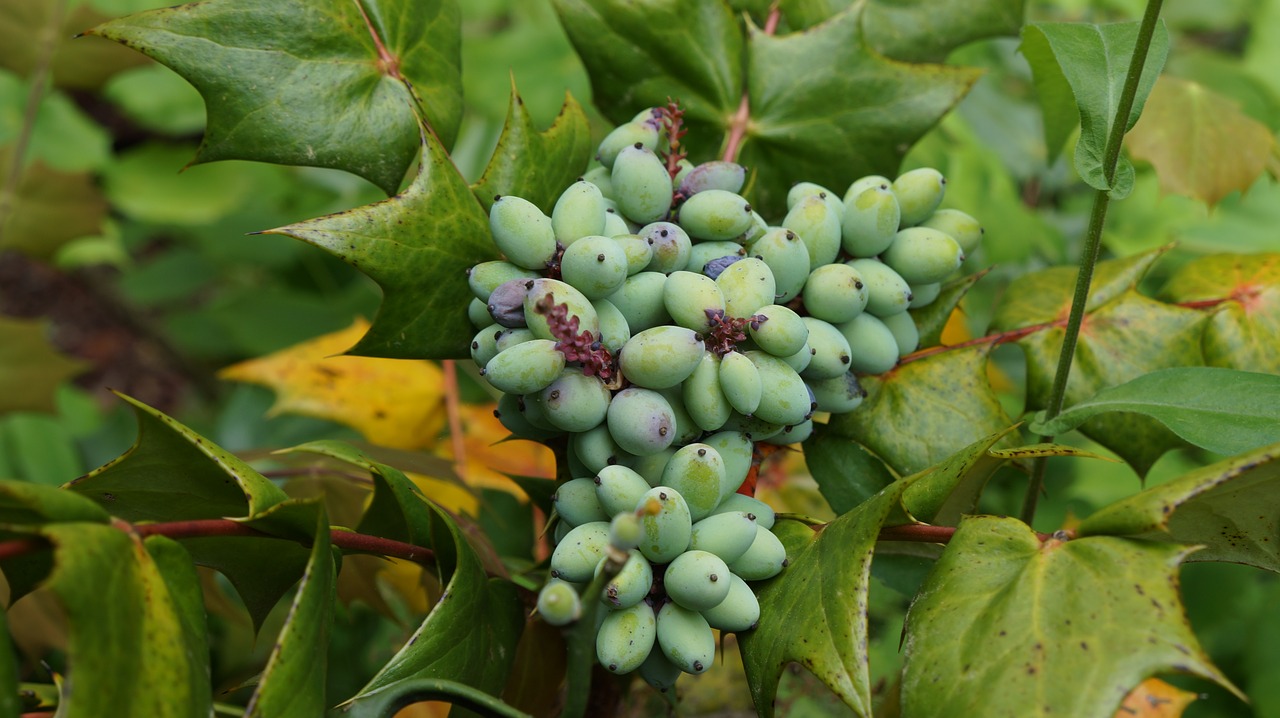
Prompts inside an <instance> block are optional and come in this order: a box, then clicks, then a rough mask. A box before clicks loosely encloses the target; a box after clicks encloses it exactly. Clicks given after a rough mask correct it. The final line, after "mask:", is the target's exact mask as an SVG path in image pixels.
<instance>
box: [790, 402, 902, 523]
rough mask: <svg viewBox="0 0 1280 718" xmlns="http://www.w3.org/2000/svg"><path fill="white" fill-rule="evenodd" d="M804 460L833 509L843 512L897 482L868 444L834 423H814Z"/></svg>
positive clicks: (806, 441)
mask: <svg viewBox="0 0 1280 718" xmlns="http://www.w3.org/2000/svg"><path fill="white" fill-rule="evenodd" d="M804 462H805V465H806V466H808V468H809V473H810V475H812V476H813V479H814V481H816V482H818V490H819V491H821V492H822V497H823V498H824V499H826V500H827V504H828V505H830V506H831V510H832V511H835V512H836V514H843V513H844V512H846V511H850V510H852V509H853V508H854V507H855V506H857V505H859V504H861V503H862V502H863V501H866V500H867V499H869V498H871V497H872V496H874V495H875V493H876V492H878V491H879V490H881V489H883V488H884V487H885V486H888V485H889V484H891V483H893V481H894V479H895V478H897V477H895V476H894V474H893V472H892V471H891V470H890V469H889V467H887V466H885V465H884V462H883V461H881V460H879V459H877V458H876V457H875V456H873V455H872V454H871V452H869V451H867V449H866V447H864V446H862V445H861V444H859V443H858V442H857V441H854V440H853V439H852V438H850V437H848V436H846V435H843V434H841V433H840V432H839V431H838V429H837V428H836V427H835V426H833V425H832V424H817V423H815V424H814V425H813V435H812V436H810V437H809V438H808V439H806V440H805V442H804Z"/></svg>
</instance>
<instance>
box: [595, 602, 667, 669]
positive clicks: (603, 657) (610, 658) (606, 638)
mask: <svg viewBox="0 0 1280 718" xmlns="http://www.w3.org/2000/svg"><path fill="white" fill-rule="evenodd" d="M656 639H657V621H656V620H655V617H654V613H653V607H651V606H650V605H649V604H647V603H644V602H643V601H642V602H640V603H637V604H635V605H633V606H630V607H628V608H620V609H617V610H613V611H610V612H609V614H608V615H607V616H605V618H604V622H603V623H601V624H600V630H599V631H598V632H597V633H596V658H597V659H598V660H599V661H600V665H602V666H604V669H605V670H606V671H609V672H610V673H617V674H622V673H630V672H631V671H634V670H635V669H637V668H639V667H640V664H641V663H644V659H646V658H648V657H649V652H650V651H652V650H653V644H654V641H655V640H656Z"/></svg>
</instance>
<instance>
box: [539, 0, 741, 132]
mask: <svg viewBox="0 0 1280 718" xmlns="http://www.w3.org/2000/svg"><path fill="white" fill-rule="evenodd" d="M553 4H554V5H555V8H556V12H557V13H559V15H560V22H561V24H562V25H564V29H565V32H566V33H567V34H568V35H569V40H570V41H571V42H572V43H573V46H574V48H575V49H576V50H577V51H578V56H579V57H581V58H582V62H583V64H585V65H586V66H587V67H588V68H589V69H590V75H591V94H592V100H593V101H594V102H595V104H596V106H597V107H599V108H600V110H601V112H603V113H604V115H605V117H607V118H609V119H610V120H612V121H613V122H615V123H622V122H626V121H628V120H630V119H631V118H632V116H634V115H635V114H636V113H637V112H639V111H640V110H643V109H645V108H647V107H656V106H659V105H665V104H667V98H669V97H670V98H673V99H676V100H679V102H680V105H681V106H682V107H683V108H684V110H685V119H686V121H687V124H688V125H689V128H690V133H689V138H688V140H687V142H688V144H689V145H690V146H692V147H697V148H701V150H702V151H704V152H709V151H710V150H711V148H712V147H715V146H717V145H718V144H719V141H720V138H719V136H718V134H719V133H720V132H721V131H722V130H723V127H724V123H725V121H726V118H727V117H728V116H729V115H730V114H732V113H733V111H734V109H736V108H737V106H738V103H739V101H740V100H741V99H742V57H743V38H742V31H741V30H740V29H739V27H738V21H737V19H736V18H735V17H734V14H733V12H732V11H731V10H730V9H729V6H728V5H727V4H726V3H724V2H723V0H654V1H652V2H645V3H635V2H629V1H628V0H554V2H553Z"/></svg>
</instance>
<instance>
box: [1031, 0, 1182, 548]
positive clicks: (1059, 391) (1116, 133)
mask: <svg viewBox="0 0 1280 718" xmlns="http://www.w3.org/2000/svg"><path fill="white" fill-rule="evenodd" d="M1163 4H1164V0H1148V1H1147V9H1146V12H1145V13H1143V15H1142V24H1141V26H1140V27H1139V28H1138V39H1137V42H1136V43H1135V45H1134V48H1133V57H1131V58H1130V59H1129V74H1128V75H1127V76H1125V79H1124V90H1123V91H1122V92H1121V93H1120V106H1119V107H1117V108H1116V116H1115V120H1114V122H1112V125H1111V134H1110V135H1108V136H1107V147H1106V152H1105V153H1104V155H1103V160H1102V172H1103V176H1104V177H1105V178H1106V180H1107V185H1108V186H1111V185H1113V184H1114V183H1115V177H1116V165H1117V164H1118V163H1119V161H1120V147H1121V146H1122V145H1123V144H1124V134H1125V132H1126V130H1127V129H1128V127H1127V126H1128V124H1129V122H1128V118H1129V112H1130V111H1131V110H1132V109H1133V101H1134V98H1135V97H1136V96H1137V94H1138V80H1139V79H1141V78H1142V69H1143V67H1145V66H1146V64H1147V53H1148V51H1149V50H1150V48H1151V38H1152V36H1153V35H1154V34H1155V30H1156V20H1158V19H1159V17H1160V7H1161V6H1162V5H1163ZM1110 202H1111V194H1110V192H1109V191H1108V190H1096V191H1095V192H1094V195H1093V209H1092V211H1091V212H1090V213H1089V229H1088V232H1087V234H1086V235H1085V240H1084V250H1083V251H1082V252H1081V254H1080V271H1079V273H1078V274H1077V275H1076V291H1075V296H1074V297H1072V299H1071V314H1070V316H1068V317H1067V328H1066V332H1065V334H1064V335H1063V337H1062V351H1061V353H1060V354H1058V371H1057V373H1056V374H1055V375H1054V377H1053V390H1052V391H1051V392H1050V394H1049V402H1048V404H1047V405H1046V406H1045V417H1046V419H1052V418H1054V417H1055V416H1057V415H1058V414H1059V413H1061V412H1062V405H1063V402H1064V401H1065V397H1066V394H1067V379H1068V378H1070V376H1071V360H1072V358H1073V357H1074V356H1075V351H1076V340H1077V339H1078V338H1079V336H1080V325H1081V324H1082V323H1083V321H1084V309H1085V304H1086V303H1087V302H1088V300H1089V285H1090V284H1091V283H1092V282H1093V269H1094V267H1095V266H1096V265H1097V264H1098V254H1099V252H1101V251H1102V226H1103V224H1104V223H1105V222H1106V219H1107V207H1108V206H1109V204H1110ZM1052 438H1053V437H1051V436H1042V437H1040V441H1042V442H1044V441H1049V440H1050V439H1052ZM1046 460H1047V457H1045V458H1040V459H1037V460H1036V464H1035V466H1034V468H1033V469H1032V472H1031V483H1030V485H1029V486H1028V487H1027V495H1026V498H1025V499H1024V500H1023V503H1022V520H1023V521H1025V522H1026V523H1028V524H1030V523H1031V521H1032V519H1034V518H1035V515H1036V503H1037V502H1038V501H1039V500H1040V493H1041V491H1042V490H1043V488H1044V474H1045V461H1046Z"/></svg>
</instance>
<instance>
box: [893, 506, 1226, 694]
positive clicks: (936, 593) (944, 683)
mask: <svg viewBox="0 0 1280 718" xmlns="http://www.w3.org/2000/svg"><path fill="white" fill-rule="evenodd" d="M1187 553H1189V549H1187V548H1186V547H1183V546H1171V545H1166V544H1158V543H1149V542H1142V541H1134V540H1131V539H1123V538H1113V537H1099V538H1083V539H1077V540H1073V541H1068V542H1062V541H1058V540H1056V539H1051V540H1049V541H1047V542H1044V543H1041V541H1040V539H1039V538H1037V536H1036V534H1035V533H1033V532H1032V531H1031V529H1030V528H1029V527H1028V526H1027V525H1026V524H1023V523H1021V522H1020V521H1017V520H1015V519H1010V518H999V517H993V516H974V517H969V518H966V519H965V520H963V521H962V522H961V523H960V527H959V529H958V530H957V531H956V533H955V536H954V537H952V539H951V542H950V543H949V544H948V545H947V548H946V551H945V552H944V553H943V555H942V558H941V559H939V560H938V563H937V564H936V565H935V566H934V569H933V572H932V573H931V574H930V576H929V578H928V580H927V581H926V582H925V586H924V587H923V588H922V589H921V592H920V595H919V597H918V598H917V599H916V601H915V603H914V604H913V605H912V606H911V610H910V612H909V613H908V615H907V625H906V632H905V638H904V646H905V651H906V659H907V662H906V667H905V669H904V671H903V678H902V713H903V715H910V716H915V717H918V718H928V717H929V716H957V715H983V716H1018V718H1030V717H1033V716H1034V717H1039V716H1051V715H1052V716H1057V715H1068V716H1078V717H1079V718H1109V717H1110V716H1111V715H1113V714H1114V713H1115V711H1116V708H1117V707H1118V706H1119V704H1120V701H1121V699H1123V698H1124V696H1125V694H1127V693H1128V692H1129V691H1130V690H1131V689H1132V688H1134V687H1135V686H1137V685H1138V683H1140V682H1141V681H1142V680H1143V679H1145V678H1147V677H1149V676H1151V675H1152V674H1154V673H1157V672H1162V671H1177V672H1180V673H1190V674H1192V675H1196V676H1200V677H1203V678H1208V679H1209V680H1213V681H1216V682H1218V683H1219V684H1221V685H1222V686H1224V687H1226V688H1228V689H1230V690H1234V686H1232V685H1231V683H1230V682H1229V681H1228V680H1227V679H1226V677H1225V676H1223V675H1222V673H1220V672H1219V671H1218V670H1217V669H1216V668H1215V667H1213V665H1212V664H1210V663H1209V660H1208V658H1207V657H1206V656H1205V655H1204V653H1203V652H1202V651H1201V650H1200V647H1199V645H1198V643H1197V641H1196V637H1195V634H1194V633H1192V631H1191V627H1190V625H1188V623H1187V620H1186V616H1185V614H1184V612H1183V609H1182V603H1181V599H1180V597H1179V596H1178V590H1177V577H1176V571H1177V567H1178V564H1179V563H1180V562H1181V561H1182V560H1183V558H1184V557H1185V556H1186V555H1187Z"/></svg>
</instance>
